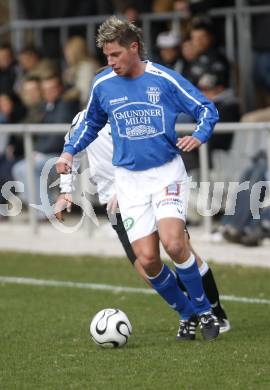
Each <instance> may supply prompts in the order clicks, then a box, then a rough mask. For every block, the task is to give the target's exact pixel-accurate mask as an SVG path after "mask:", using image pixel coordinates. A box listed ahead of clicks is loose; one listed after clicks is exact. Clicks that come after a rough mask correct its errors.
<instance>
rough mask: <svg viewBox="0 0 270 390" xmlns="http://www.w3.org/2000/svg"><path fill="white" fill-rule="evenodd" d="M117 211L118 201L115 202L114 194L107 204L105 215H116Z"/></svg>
mask: <svg viewBox="0 0 270 390" xmlns="http://www.w3.org/2000/svg"><path fill="white" fill-rule="evenodd" d="M117 209H118V201H117V196H116V194H114V195H113V196H112V197H111V199H110V200H109V201H108V203H107V213H108V214H116V212H117Z"/></svg>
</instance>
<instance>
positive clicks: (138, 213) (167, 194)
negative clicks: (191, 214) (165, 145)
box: [115, 156, 189, 242]
mask: <svg viewBox="0 0 270 390" xmlns="http://www.w3.org/2000/svg"><path fill="white" fill-rule="evenodd" d="M115 177H116V191H117V199H118V203H119V208H120V212H121V215H122V219H123V221H124V226H125V228H126V231H127V234H128V237H129V240H130V242H133V241H136V240H138V239H140V238H142V237H146V236H148V235H150V234H152V233H153V232H155V231H156V230H157V222H158V221H159V220H160V219H162V218H178V219H181V220H183V221H185V220H186V210H187V204H188V192H189V179H188V176H187V173H186V170H185V167H184V164H183V161H182V159H181V157H180V156H177V157H176V158H175V159H174V160H172V161H171V162H169V163H167V164H164V165H163V166H161V167H158V168H151V169H148V170H145V171H140V172H138V171H136V172H134V171H129V170H127V169H124V168H117V169H116V175H115ZM151 189H152V192H151Z"/></svg>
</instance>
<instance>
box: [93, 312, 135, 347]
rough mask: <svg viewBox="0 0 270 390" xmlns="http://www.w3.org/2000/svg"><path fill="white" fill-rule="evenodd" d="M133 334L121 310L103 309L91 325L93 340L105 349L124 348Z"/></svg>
mask: <svg viewBox="0 0 270 390" xmlns="http://www.w3.org/2000/svg"><path fill="white" fill-rule="evenodd" d="M131 332H132V326H131V323H130V321H129V319H128V317H127V315H126V314H125V313H124V312H123V311H121V310H119V309H103V310H101V311H99V312H98V313H97V314H96V315H95V317H94V318H93V319H92V321H91V323H90V334H91V337H92V340H93V341H94V342H95V343H96V344H98V345H100V346H101V347H103V348H117V347H122V346H123V345H125V344H126V343H127V341H128V338H129V336H130V335H131Z"/></svg>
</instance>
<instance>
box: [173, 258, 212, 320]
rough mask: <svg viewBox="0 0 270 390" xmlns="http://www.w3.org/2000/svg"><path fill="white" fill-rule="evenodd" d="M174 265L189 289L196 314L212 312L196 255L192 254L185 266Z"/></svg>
mask: <svg viewBox="0 0 270 390" xmlns="http://www.w3.org/2000/svg"><path fill="white" fill-rule="evenodd" d="M174 264H175V270H176V272H177V274H178V275H179V277H180V279H181V281H182V282H183V284H184V286H185V287H186V289H187V292H188V294H189V296H190V299H191V302H192V305H193V307H194V310H195V312H196V313H197V314H199V315H200V314H203V313H205V312H207V311H211V306H210V303H209V301H208V299H207V297H206V295H205V292H204V289H203V284H202V277H201V275H200V272H199V268H198V265H197V263H196V260H195V257H194V255H193V254H191V256H190V257H189V259H188V260H187V261H185V262H184V263H183V264H177V263H174Z"/></svg>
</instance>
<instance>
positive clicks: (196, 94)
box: [173, 75, 219, 152]
mask: <svg viewBox="0 0 270 390" xmlns="http://www.w3.org/2000/svg"><path fill="white" fill-rule="evenodd" d="M173 91H174V95H175V96H174V97H175V99H174V102H175V104H176V105H177V109H178V110H179V112H184V113H186V114H188V115H190V116H192V117H193V118H194V120H195V121H196V123H197V126H196V129H195V131H194V132H193V133H192V135H191V136H185V137H183V138H179V139H178V141H177V146H178V147H179V148H180V149H182V150H183V151H185V152H190V151H191V150H193V149H195V148H197V147H199V146H200V145H201V144H202V143H205V142H207V141H208V139H209V138H210V137H211V135H212V133H213V130H214V126H215V124H216V123H217V121H218V119H219V115H218V111H217V109H216V107H215V105H214V103H213V102H211V101H210V100H208V99H207V98H206V97H205V96H204V95H203V94H202V93H201V92H200V91H199V90H198V89H197V88H196V87H195V86H194V85H192V84H191V83H190V82H189V81H188V80H186V79H185V78H184V77H182V76H181V75H177V78H176V79H175V83H174V88H173Z"/></svg>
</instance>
